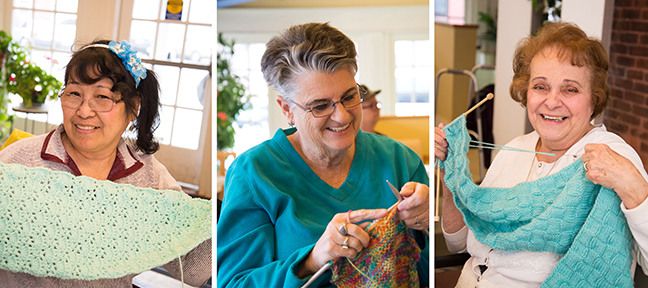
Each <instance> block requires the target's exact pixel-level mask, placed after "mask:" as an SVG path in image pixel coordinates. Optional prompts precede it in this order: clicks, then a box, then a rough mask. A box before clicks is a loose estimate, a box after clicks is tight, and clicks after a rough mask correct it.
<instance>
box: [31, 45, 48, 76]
mask: <svg viewBox="0 0 648 288" xmlns="http://www.w3.org/2000/svg"><path fill="white" fill-rule="evenodd" d="M31 55H32V57H31V61H32V62H33V63H35V64H36V65H38V67H41V68H42V69H43V70H45V72H47V73H51V71H52V51H50V50H36V49H33V50H32V53H31Z"/></svg>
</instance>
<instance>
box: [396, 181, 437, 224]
mask: <svg viewBox="0 0 648 288" xmlns="http://www.w3.org/2000/svg"><path fill="white" fill-rule="evenodd" d="M429 194H430V188H429V187H428V186H427V185H425V184H421V183H416V182H407V183H406V184H405V185H403V187H402V188H401V191H400V195H401V196H403V198H405V199H404V200H403V201H401V203H400V204H398V215H397V216H398V219H400V220H403V221H404V222H405V225H407V227H409V228H411V229H416V230H428V229H429V227H430V213H429V212H430V211H429V210H430V205H429V203H430V202H429V198H428V196H429Z"/></svg>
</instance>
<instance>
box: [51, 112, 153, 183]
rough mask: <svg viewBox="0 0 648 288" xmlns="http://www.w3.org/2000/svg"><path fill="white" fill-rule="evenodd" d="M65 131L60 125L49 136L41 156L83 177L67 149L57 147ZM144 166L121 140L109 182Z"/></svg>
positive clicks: (109, 175)
mask: <svg viewBox="0 0 648 288" xmlns="http://www.w3.org/2000/svg"><path fill="white" fill-rule="evenodd" d="M63 129H64V128H63V125H60V126H59V127H58V128H57V129H56V130H54V131H52V132H50V133H49V134H47V136H46V137H45V140H44V142H43V145H42V148H41V154H40V156H41V158H42V159H43V160H47V161H53V162H57V163H61V164H63V165H65V166H67V167H68V168H70V170H71V172H72V173H73V174H74V175H76V176H81V171H80V170H79V167H77V165H76V163H74V160H73V159H72V157H70V155H69V154H68V153H67V152H66V151H65V149H59V148H60V147H58V145H56V143H58V142H61V143H62V141H61V134H62V132H63V131H64V130H63ZM142 166H144V164H143V163H142V162H141V161H140V160H139V157H138V156H137V153H136V152H135V151H133V149H132V148H131V147H130V146H129V145H127V144H126V142H125V141H124V139H120V140H119V144H118V145H117V155H116V156H115V162H113V166H112V168H111V169H110V173H109V174H108V178H107V180H110V181H115V180H117V179H119V178H123V177H126V176H128V175H130V174H133V173H134V172H135V171H137V170H139V169H140V168H142Z"/></svg>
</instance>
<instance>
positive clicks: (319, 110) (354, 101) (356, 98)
mask: <svg viewBox="0 0 648 288" xmlns="http://www.w3.org/2000/svg"><path fill="white" fill-rule="evenodd" d="M356 85H357V86H358V89H359V90H360V91H362V92H363V94H365V93H366V92H364V89H363V88H362V87H360V85H358V84H356ZM358 92H359V91H356V92H355V93H353V94H351V95H347V96H344V97H342V99H340V101H335V102H325V103H322V104H317V105H315V106H313V107H310V108H305V107H302V106H301V105H299V104H297V102H295V101H293V100H289V101H290V102H292V103H293V104H295V105H297V107H299V108H301V109H302V110H304V111H306V113H309V112H310V113H311V114H313V117H315V118H324V117H328V116H330V115H331V114H333V112H335V107H336V106H337V104H342V106H344V108H346V109H350V108H353V107H356V106H358V105H360V104H361V103H362V97H360V93H358Z"/></svg>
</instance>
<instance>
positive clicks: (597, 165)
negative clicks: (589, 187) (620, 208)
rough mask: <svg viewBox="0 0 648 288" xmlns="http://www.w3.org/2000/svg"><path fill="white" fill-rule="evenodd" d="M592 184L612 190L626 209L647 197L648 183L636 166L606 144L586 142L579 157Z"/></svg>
mask: <svg viewBox="0 0 648 288" xmlns="http://www.w3.org/2000/svg"><path fill="white" fill-rule="evenodd" d="M581 161H583V163H584V165H585V169H586V170H587V173H586V174H585V177H587V179H588V180H590V181H592V183H594V184H600V185H602V186H604V187H607V188H610V189H612V190H614V191H615V192H616V193H617V195H619V198H621V201H623V204H624V205H625V207H626V208H627V209H632V208H635V207H637V206H639V205H640V204H641V203H643V202H644V200H646V198H647V197H648V183H647V182H646V179H644V178H643V176H642V175H641V173H640V172H639V170H637V167H635V165H634V164H633V163H632V162H631V161H630V160H628V159H627V158H625V157H623V156H621V155H620V154H619V153H617V152H616V151H614V150H612V149H611V148H610V146H608V145H606V144H587V145H585V154H583V156H582V157H581Z"/></svg>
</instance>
